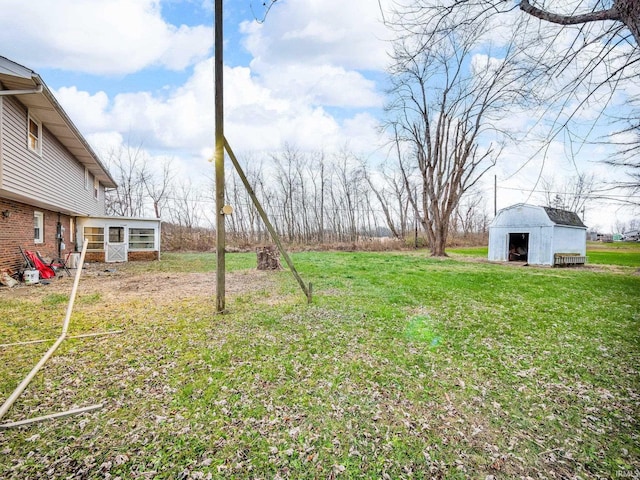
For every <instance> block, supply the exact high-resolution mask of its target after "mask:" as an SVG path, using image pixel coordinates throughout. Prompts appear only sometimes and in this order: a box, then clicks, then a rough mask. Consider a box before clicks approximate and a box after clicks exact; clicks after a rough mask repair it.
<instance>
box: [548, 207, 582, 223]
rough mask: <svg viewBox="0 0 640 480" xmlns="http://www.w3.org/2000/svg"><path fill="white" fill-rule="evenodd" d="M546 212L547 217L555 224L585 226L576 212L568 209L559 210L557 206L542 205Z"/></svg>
mask: <svg viewBox="0 0 640 480" xmlns="http://www.w3.org/2000/svg"><path fill="white" fill-rule="evenodd" d="M542 208H544V211H545V212H547V215H548V216H549V219H550V220H551V221H552V222H553V223H555V224H556V225H568V226H571V227H585V228H586V225H585V224H584V223H582V220H580V217H579V216H578V214H577V213H574V212H570V211H568V210H560V209H559V208H551V207H542Z"/></svg>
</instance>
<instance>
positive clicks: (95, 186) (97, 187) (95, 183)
mask: <svg viewBox="0 0 640 480" xmlns="http://www.w3.org/2000/svg"><path fill="white" fill-rule="evenodd" d="M99 191H100V183H98V178H97V177H93V198H95V199H96V200H97V199H98V192H99Z"/></svg>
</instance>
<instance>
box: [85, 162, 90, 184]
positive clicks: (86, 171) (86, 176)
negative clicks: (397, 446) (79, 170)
mask: <svg viewBox="0 0 640 480" xmlns="http://www.w3.org/2000/svg"><path fill="white" fill-rule="evenodd" d="M89 185H90V182H89V169H88V168H87V167H84V189H85V190H89Z"/></svg>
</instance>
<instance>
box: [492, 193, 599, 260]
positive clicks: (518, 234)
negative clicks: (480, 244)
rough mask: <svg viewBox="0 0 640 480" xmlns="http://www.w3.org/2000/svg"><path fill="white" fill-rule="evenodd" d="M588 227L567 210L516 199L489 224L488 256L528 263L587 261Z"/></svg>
mask: <svg viewBox="0 0 640 480" xmlns="http://www.w3.org/2000/svg"><path fill="white" fill-rule="evenodd" d="M586 254H587V227H586V226H585V225H584V223H582V220H580V217H579V216H578V215H577V214H576V213H574V212H569V211H567V210H559V209H557V208H551V207H538V206H535V205H527V204H524V203H519V204H517V205H512V206H510V207H507V208H503V209H502V210H500V211H499V212H498V214H497V215H496V218H494V219H493V222H491V226H490V227H489V260H490V261H495V262H507V261H523V262H527V263H529V264H531V265H559V264H561V265H564V264H576V263H578V264H580V263H585V262H586Z"/></svg>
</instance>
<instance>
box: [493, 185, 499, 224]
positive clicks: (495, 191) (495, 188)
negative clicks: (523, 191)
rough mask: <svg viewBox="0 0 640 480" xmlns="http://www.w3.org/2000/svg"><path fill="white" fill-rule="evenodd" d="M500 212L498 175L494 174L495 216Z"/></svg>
mask: <svg viewBox="0 0 640 480" xmlns="http://www.w3.org/2000/svg"><path fill="white" fill-rule="evenodd" d="M497 214H498V175H494V176H493V216H494V217H495V216H496V215H497Z"/></svg>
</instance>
